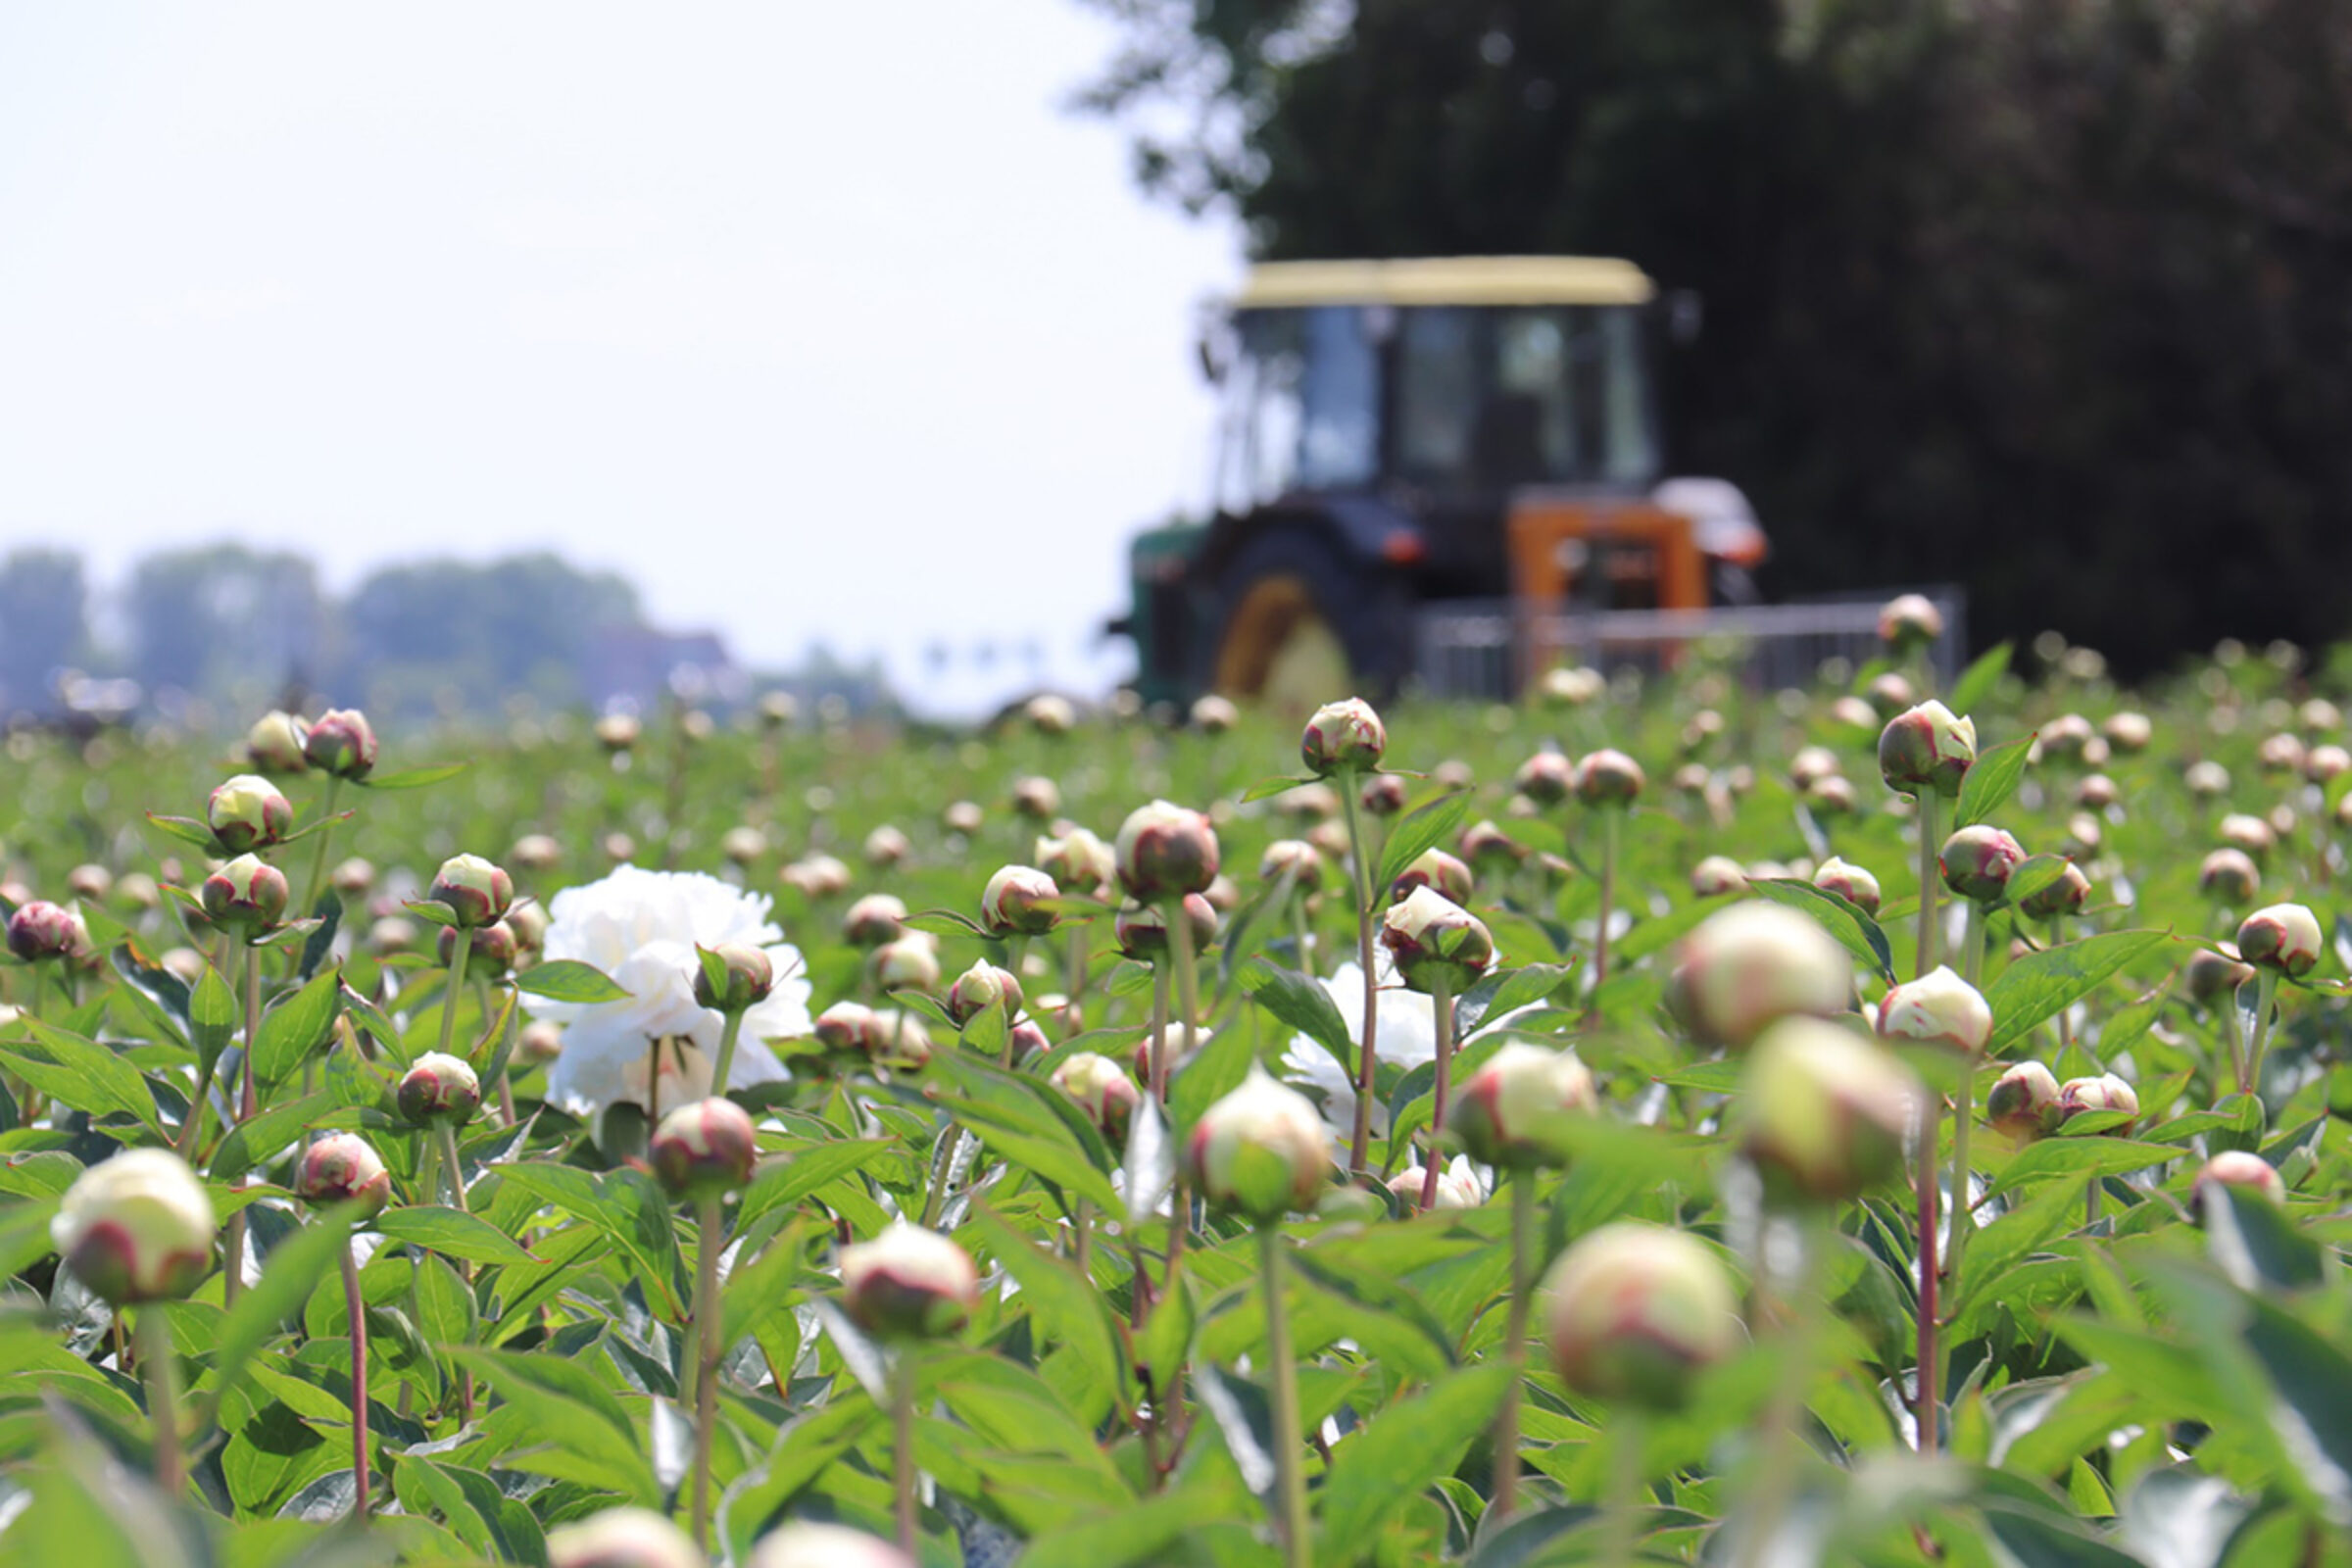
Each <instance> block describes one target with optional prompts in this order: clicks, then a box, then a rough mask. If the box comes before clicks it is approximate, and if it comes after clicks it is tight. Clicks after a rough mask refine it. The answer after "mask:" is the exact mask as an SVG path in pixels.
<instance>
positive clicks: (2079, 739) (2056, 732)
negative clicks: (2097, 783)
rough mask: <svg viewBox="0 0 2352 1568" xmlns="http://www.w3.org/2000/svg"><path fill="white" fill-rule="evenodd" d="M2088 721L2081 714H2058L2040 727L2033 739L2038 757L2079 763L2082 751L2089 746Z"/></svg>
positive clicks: (2089, 730) (2089, 731) (2089, 729)
mask: <svg viewBox="0 0 2352 1568" xmlns="http://www.w3.org/2000/svg"><path fill="white" fill-rule="evenodd" d="M2090 741H2091V728H2090V720H2089V719H2087V718H2084V717H2083V716H2082V714H2081V713H2060V714H2059V715H2058V716H2057V717H2056V718H2053V719H2051V720H2050V721H2049V722H2048V723H2046V724H2044V725H2042V726H2041V729H2040V731H2039V733H2037V734H2036V735H2035V736H2034V745H2035V746H2036V747H2037V748H2039V750H2040V755H2041V756H2043V757H2046V758H2049V759H2051V760H2060V761H2069V762H2072V761H2079V760H2082V749H2083V748H2084V747H2086V746H2088V745H2089V744H2090Z"/></svg>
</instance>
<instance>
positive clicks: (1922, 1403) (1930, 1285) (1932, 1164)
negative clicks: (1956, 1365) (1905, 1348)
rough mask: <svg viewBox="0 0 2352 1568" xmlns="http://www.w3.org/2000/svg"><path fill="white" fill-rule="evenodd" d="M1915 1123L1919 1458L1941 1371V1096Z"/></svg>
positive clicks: (1932, 1429)
mask: <svg viewBox="0 0 2352 1568" xmlns="http://www.w3.org/2000/svg"><path fill="white" fill-rule="evenodd" d="M1921 1098H1922V1100H1923V1102H1924V1103H1923V1104H1922V1105H1921V1108H1920V1124H1919V1156H1918V1185H1919V1355H1918V1360H1919V1367H1918V1374H1917V1381H1918V1388H1917V1390H1916V1391H1915V1392H1916V1397H1915V1399H1914V1401H1913V1402H1914V1404H1915V1406H1916V1413H1917V1417H1918V1421H1919V1451H1920V1453H1921V1454H1922V1455H1927V1454H1932V1453H1934V1452H1935V1451H1936V1408H1937V1401H1936V1382H1937V1378H1938V1374H1939V1373H1940V1371H1941V1365H1940V1362H1941V1358H1942V1351H1941V1349H1940V1348H1939V1347H1938V1345H1937V1343H1936V1281H1937V1278H1938V1275H1937V1271H1936V1180H1937V1177H1938V1175H1939V1174H1940V1169H1941V1167H1940V1164H1939V1162H1938V1161H1937V1159H1936V1144H1937V1142H1938V1141H1939V1134H1940V1133H1941V1131H1942V1124H1943V1096H1942V1095H1941V1094H1939V1093H1937V1092H1936V1091H1935V1090H1933V1089H1931V1090H1929V1091H1928V1093H1927V1094H1926V1095H1924V1096H1923V1097H1921Z"/></svg>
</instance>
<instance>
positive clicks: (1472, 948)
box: [1380, 888, 1495, 997]
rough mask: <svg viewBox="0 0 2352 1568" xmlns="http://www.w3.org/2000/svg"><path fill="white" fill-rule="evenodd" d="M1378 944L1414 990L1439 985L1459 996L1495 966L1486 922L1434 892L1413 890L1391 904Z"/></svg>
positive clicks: (1427, 889)
mask: <svg viewBox="0 0 2352 1568" xmlns="http://www.w3.org/2000/svg"><path fill="white" fill-rule="evenodd" d="M1380 941H1381V946H1382V947H1384V948H1386V949H1388V951H1389V957H1390V960H1391V961H1392V962H1394V963H1395V964H1396V965H1397V974H1398V975H1399V976H1401V977H1402V978H1403V980H1404V983H1405V984H1406V985H1407V986H1409V987H1411V988H1412V989H1413V990H1415V991H1429V992H1434V991H1436V990H1437V989H1438V988H1439V987H1441V986H1443V987H1444V988H1445V989H1446V990H1447V991H1449V992H1451V993H1452V994H1453V995H1454V996H1457V997H1458V996H1460V995H1461V994H1462V993H1463V992H1465V991H1467V990H1469V989H1470V987H1471V986H1473V985H1475V984H1477V982H1478V978H1479V976H1481V975H1483V974H1485V973H1486V972H1487V970H1488V969H1490V968H1492V967H1493V966H1494V963H1495V938H1494V937H1493V936H1492V935H1490V934H1489V933H1488V931H1487V927H1486V923H1485V922H1484V921H1482V920H1480V919H1479V918H1478V916H1476V915H1474V914H1472V913H1471V912H1470V911H1469V910H1467V909H1465V908H1463V907H1461V906H1460V905H1458V904H1455V903H1453V902H1452V901H1451V900H1449V899H1447V898H1446V896H1445V895H1443V894H1441V893H1439V892H1438V891H1437V890H1435V889H1434V888H1415V889H1414V890H1413V891H1412V893H1411V894H1410V895H1409V896H1408V897H1407V898H1406V899H1405V901H1404V902H1403V903H1402V904H1397V905H1392V906H1391V907H1390V908H1389V911H1388V913H1387V915H1386V916H1384V917H1383V919H1382V922H1381V929H1380Z"/></svg>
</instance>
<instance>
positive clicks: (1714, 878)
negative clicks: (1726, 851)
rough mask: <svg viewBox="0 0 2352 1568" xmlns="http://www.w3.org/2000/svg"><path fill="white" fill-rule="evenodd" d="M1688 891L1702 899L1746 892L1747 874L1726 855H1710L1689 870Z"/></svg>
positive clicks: (1736, 862)
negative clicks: (1689, 888)
mask: <svg viewBox="0 0 2352 1568" xmlns="http://www.w3.org/2000/svg"><path fill="white" fill-rule="evenodd" d="M1746 891H1747V873H1746V872H1745V871H1743V870H1741V869H1740V862H1739V861H1738V860H1735V859H1733V858H1731V857H1730V856H1728V855H1710V856H1708V857H1707V858H1704V859H1702V860H1700V861H1699V862H1698V863H1697V864H1696V865H1694V866H1692V867H1691V892H1692V893H1695V894H1696V895H1698V896H1699V897H1700V898H1702V899H1715V898H1721V897H1722V896H1723V895H1724V894H1726V893H1744V892H1746Z"/></svg>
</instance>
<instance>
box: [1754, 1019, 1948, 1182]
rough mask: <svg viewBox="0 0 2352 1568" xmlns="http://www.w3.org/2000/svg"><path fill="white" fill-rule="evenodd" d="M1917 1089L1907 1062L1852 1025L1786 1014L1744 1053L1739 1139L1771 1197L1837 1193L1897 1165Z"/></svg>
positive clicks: (1915, 1106) (1882, 1175)
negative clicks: (1786, 1016)
mask: <svg viewBox="0 0 2352 1568" xmlns="http://www.w3.org/2000/svg"><path fill="white" fill-rule="evenodd" d="M1923 984H1924V982H1923ZM1923 1093H1924V1091H1923V1090H1922V1089H1921V1087H1920V1083H1919V1080H1918V1079H1917V1078H1916V1077H1914V1076H1913V1074H1912V1073H1911V1071H1910V1069H1909V1068H1907V1067H1905V1066H1904V1065H1903V1064H1902V1062H1901V1061H1899V1060H1897V1059H1896V1058H1895V1057H1894V1055H1893V1054H1890V1053H1888V1052H1887V1051H1886V1050H1884V1049H1883V1048H1881V1047H1879V1046H1875V1045H1873V1044H1871V1042H1870V1041H1868V1040H1866V1039H1864V1038H1863V1037H1862V1036H1861V1035H1859V1034H1856V1033H1855V1032H1854V1031H1853V1030H1851V1029H1848V1028H1846V1027H1844V1026H1843V1025H1841V1024H1835V1023H1831V1022H1829V1021H1828V1020H1826V1019H1822V1018H1803V1017H1797V1018H1783V1019H1782V1020H1781V1021H1780V1022H1778V1023H1776V1024H1774V1025H1773V1026H1772V1027H1771V1028H1769V1029H1766V1030H1765V1031H1764V1032H1763V1033H1762V1034H1760V1035H1758V1036H1757V1037H1756V1042H1755V1046H1754V1049H1753V1050H1752V1051H1751V1052H1750V1053H1749V1055H1748V1059H1747V1070H1746V1073H1745V1074H1744V1076H1743V1077H1742V1079H1741V1083H1740V1101H1739V1116H1740V1126H1741V1128H1742V1135H1741V1144H1740V1147H1741V1150H1742V1152H1744V1153H1745V1154H1746V1155H1747V1158H1748V1160H1749V1161H1750V1162H1751V1163H1752V1164H1754V1166H1755V1167H1756V1171H1757V1173H1758V1174H1759V1175H1760V1176H1762V1177H1763V1179H1764V1188H1765V1192H1766V1193H1767V1194H1768V1195H1769V1196H1770V1197H1771V1198H1772V1199H1773V1201H1776V1202H1780V1203H1791V1202H1799V1201H1810V1202H1841V1201H1844V1200H1846V1199H1849V1198H1855V1197H1859V1196H1860V1195H1861V1194H1862V1193H1863V1192H1865V1191H1867V1190H1868V1189H1869V1188H1871V1187H1872V1186H1874V1185H1876V1184H1877V1183H1879V1182H1881V1181H1884V1180H1886V1179H1887V1177H1888V1176H1890V1175H1892V1174H1893V1173H1894V1172H1895V1171H1896V1170H1898V1169H1900V1168H1901V1166H1902V1163H1903V1137H1904V1134H1905V1133H1907V1132H1908V1131H1909V1130H1910V1127H1911V1124H1912V1121H1913V1120H1914V1118H1915V1117H1916V1115H1917V1113H1918V1105H1919V1100H1920V1096H1921V1095H1922V1094H1923Z"/></svg>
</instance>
